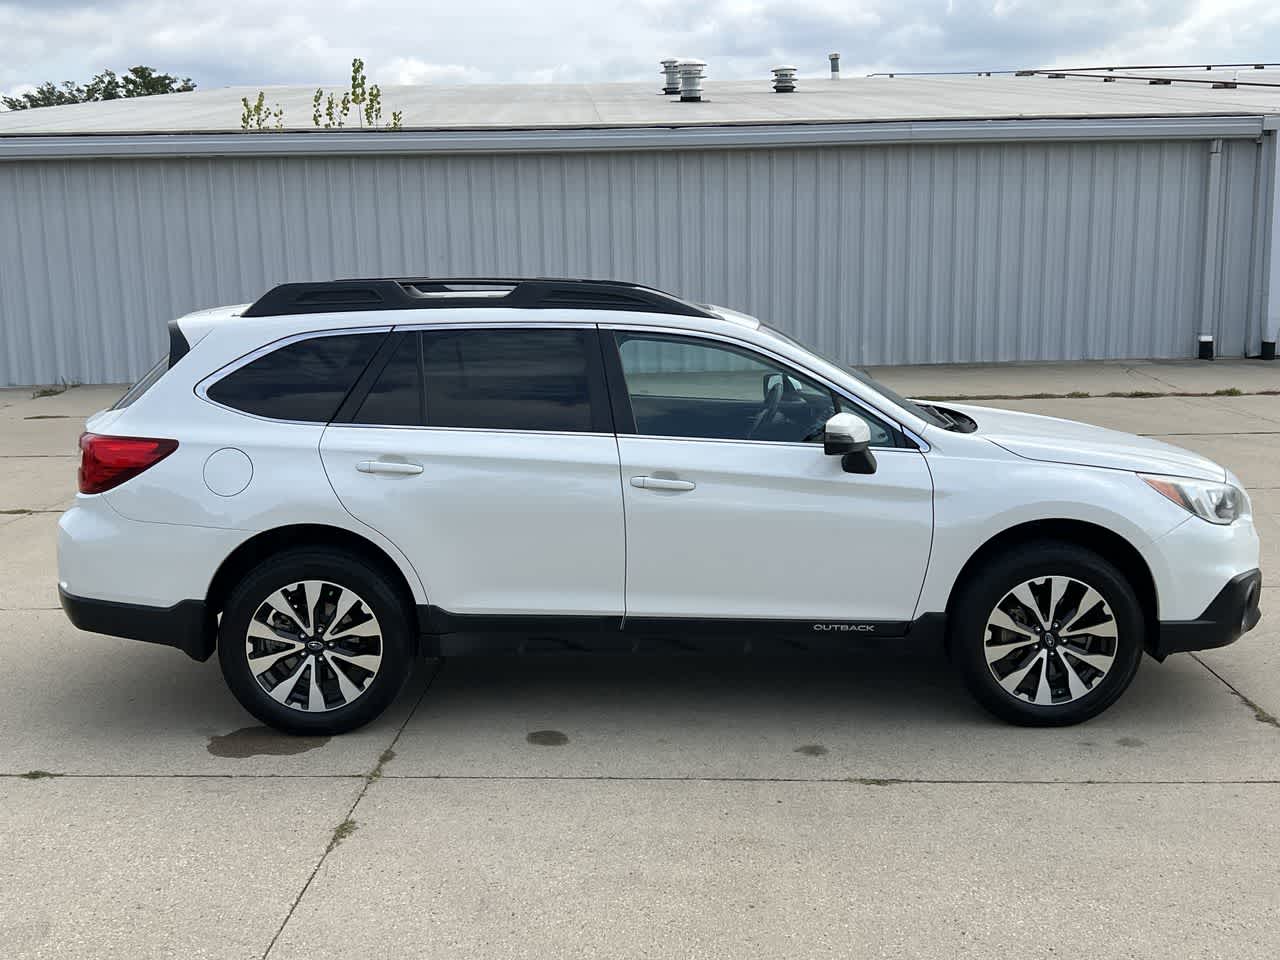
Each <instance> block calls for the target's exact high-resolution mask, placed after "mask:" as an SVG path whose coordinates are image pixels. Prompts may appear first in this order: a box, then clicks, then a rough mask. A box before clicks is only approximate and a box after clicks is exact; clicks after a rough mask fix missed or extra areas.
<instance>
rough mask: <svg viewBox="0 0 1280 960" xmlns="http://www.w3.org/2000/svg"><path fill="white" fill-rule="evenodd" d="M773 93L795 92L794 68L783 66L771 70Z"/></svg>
mask: <svg viewBox="0 0 1280 960" xmlns="http://www.w3.org/2000/svg"><path fill="white" fill-rule="evenodd" d="M773 92H774V93H795V92H796V68H795V67H792V66H788V65H785V64H784V65H783V66H779V67H774V68H773Z"/></svg>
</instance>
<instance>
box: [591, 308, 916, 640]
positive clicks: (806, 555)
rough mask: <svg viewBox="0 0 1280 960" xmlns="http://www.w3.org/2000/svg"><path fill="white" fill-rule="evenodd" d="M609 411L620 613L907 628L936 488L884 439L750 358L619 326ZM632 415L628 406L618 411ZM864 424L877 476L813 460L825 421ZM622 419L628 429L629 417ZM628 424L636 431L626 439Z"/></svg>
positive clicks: (842, 403)
mask: <svg viewBox="0 0 1280 960" xmlns="http://www.w3.org/2000/svg"><path fill="white" fill-rule="evenodd" d="M613 343H616V345H617V354H616V356H617V358H618V360H620V364H613V363H611V366H612V368H613V370H614V371H615V373H614V376H615V378H616V377H617V371H618V370H619V369H620V372H621V377H622V379H623V380H624V381H625V384H626V395H625V397H624V398H623V402H621V403H619V404H618V406H621V407H623V409H622V410H621V411H617V410H615V414H616V415H617V416H619V417H620V418H621V419H623V420H624V422H623V424H622V425H620V426H619V437H618V448H619V454H620V458H621V463H622V479H623V484H624V487H623V495H624V497H625V502H626V530H627V543H626V552H627V592H626V610H627V618H628V623H629V624H630V623H631V621H632V618H637V619H640V620H643V619H645V618H659V619H681V620H682V619H695V618H696V619H703V618H712V619H729V620H739V619H744V620H745V619H749V620H756V619H770V620H788V621H805V622H806V623H798V624H797V626H803V627H804V628H805V629H807V630H813V629H826V628H831V629H841V628H851V627H850V624H851V622H853V623H854V624H857V623H875V626H874V627H872V628H869V629H874V630H875V631H877V632H880V633H884V634H890V633H892V632H893V631H894V630H895V629H899V628H903V627H905V624H906V622H908V621H910V620H911V618H912V617H913V615H914V611H915V606H916V600H917V598H918V597H919V594H920V586H921V583H922V581H923V578H924V573H925V567H926V564H927V563H928V558H929V547H930V542H931V538H932V527H933V507H932V499H933V485H932V481H931V479H930V475H929V470H928V467H927V466H926V464H925V461H924V457H923V455H922V454H921V453H920V452H919V450H917V449H914V447H908V446H906V444H907V443H909V441H906V440H904V439H903V438H902V437H901V436H900V434H899V432H898V431H897V429H896V428H895V427H893V426H891V425H890V424H887V423H885V422H882V421H881V420H879V419H878V418H875V417H873V416H872V415H870V414H869V413H868V412H867V411H865V410H863V409H861V408H860V407H858V406H856V405H854V404H853V403H852V402H851V401H849V400H846V399H843V398H841V397H839V396H838V395H836V394H835V393H834V392H833V391H832V390H830V389H828V388H827V387H826V386H824V385H822V384H820V383H818V382H817V381H816V380H814V379H813V378H811V377H809V376H807V375H804V374H801V373H799V372H797V371H795V370H792V369H790V368H788V367H787V366H786V365H784V364H782V363H780V362H778V361H776V360H774V359H772V358H769V357H767V356H765V355H763V354H760V353H757V352H754V351H751V350H748V349H745V348H743V347H741V346H735V345H731V344H729V343H726V342H723V341H718V340H712V339H701V338H696V337H685V336H670V335H666V334H660V333H649V332H642V331H628V330H622V329H619V330H616V331H614V332H613V342H609V341H606V348H608V347H611V346H612V345H613ZM628 405H629V407H630V410H629V411H628V410H627V409H626V406H628ZM839 409H847V410H850V411H851V412H855V413H858V414H859V415H862V416H863V417H864V419H867V420H868V423H869V424H870V425H871V429H872V444H873V447H874V448H875V450H874V452H875V456H876V458H877V461H878V469H877V470H876V472H875V473H874V474H870V475H855V474H849V473H845V472H843V471H842V470H841V466H840V457H838V456H837V457H832V456H825V455H824V454H823V452H822V442H821V436H822V429H821V428H822V425H823V424H824V423H825V421H826V420H827V419H828V418H829V417H830V416H831V415H832V414H833V413H835V412H836V411H837V410H839ZM628 414H629V415H630V417H632V418H633V419H634V424H632V423H630V422H626V421H627V418H628ZM632 426H634V433H629V432H626V431H629V430H630V429H631V428H632Z"/></svg>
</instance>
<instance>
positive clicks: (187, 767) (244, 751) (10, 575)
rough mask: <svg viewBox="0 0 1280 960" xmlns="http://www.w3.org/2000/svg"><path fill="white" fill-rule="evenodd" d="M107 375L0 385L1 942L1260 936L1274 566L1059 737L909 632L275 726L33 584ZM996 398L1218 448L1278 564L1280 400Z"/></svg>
mask: <svg viewBox="0 0 1280 960" xmlns="http://www.w3.org/2000/svg"><path fill="white" fill-rule="evenodd" d="M1219 363H1221V362H1219ZM1102 366H1106V365H1102ZM1204 366H1205V367H1213V368H1214V369H1224V368H1225V366H1226V365H1225V364H1223V365H1222V366H1216V365H1214V364H1206V365H1204ZM1268 369H1274V368H1273V367H1271V368H1268ZM1002 370H1003V368H996V369H995V370H992V371H990V373H989V374H983V373H982V372H981V371H979V372H978V374H972V375H971V376H970V377H969V379H972V378H973V376H977V375H983V376H985V377H986V381H990V380H992V379H998V378H1000V377H1004V376H1005V373H1003V372H1002ZM936 372H937V374H938V380H939V381H945V382H946V383H947V385H948V387H950V386H951V385H952V384H953V383H959V384H963V383H965V382H968V381H967V380H965V378H963V377H960V378H956V377H955V375H954V374H952V373H951V372H948V371H945V370H942V371H936ZM1075 375H1076V377H1077V379H1078V378H1079V376H1080V375H1081V374H1080V371H1076V372H1075ZM1107 375H1108V376H1111V374H1110V373H1108V374H1107ZM1160 375H1161V376H1162V377H1163V376H1166V374H1165V373H1163V372H1160ZM1268 375H1270V374H1268ZM1126 376H1127V374H1126ZM948 378H953V379H948ZM984 382H985V381H984ZM1002 382H1006V381H1002ZM1007 382H1008V383H1010V384H1012V385H1013V386H1017V384H1016V383H1014V381H1013V380H1012V379H1010V380H1008V381H1007ZM1110 382H1111V381H1109V380H1105V379H1099V381H1098V384H1099V386H1108V385H1110ZM1188 382H1189V381H1188ZM1214 382H1216V381H1214ZM1135 389H1136V388H1135ZM1213 389H1218V388H1217V387H1214V388H1213ZM1260 389H1261V388H1260ZM1085 390H1086V392H1095V393H1101V392H1109V391H1104V390H1101V389H1093V390H1089V389H1088V388H1087V387H1086V388H1085ZM118 392H119V388H115V389H110V388H84V387H82V388H76V389H73V390H70V391H68V392H67V393H65V394H62V395H60V396H56V397H46V398H42V399H39V400H33V399H31V398H30V394H29V393H21V392H18V391H2V392H0V451H4V452H3V453H0V511H5V512H0V544H3V550H2V551H0V851H3V855H2V856H0V944H3V945H4V946H5V948H6V954H7V955H8V956H11V957H55V956H56V957H58V958H66V957H78V956H83V957H95V958H98V957H128V958H139V957H168V956H173V955H183V956H196V957H219V958H221V957H245V958H262V957H267V956H269V957H271V958H292V957H299V958H301V957H307V958H323V957H329V956H335V957H336V956H339V955H342V956H349V955H353V954H354V955H358V956H361V957H388V958H390V957H396V958H401V957H416V956H422V957H436V956H439V957H449V958H454V957H469V956H483V957H507V956H511V957H557V958H560V957H584V958H586V957H591V958H596V957H600V956H606V955H607V956H617V957H630V956H636V957H639V956H645V957H652V956H673V955H678V956H689V957H694V956H705V957H726V956H735V957H736V956H748V955H750V956H770V957H797V956H812V957H826V956H832V957H836V956H840V957H848V956H856V957H864V956H865V957H880V956H884V957H921V956H936V957H952V956H966V957H1002V958H1003V957H1009V956H1032V957H1039V956H1068V957H1071V956H1075V957H1079V956H1088V957H1090V958H1095V957H1096V958H1107V957H1147V956H1150V957H1167V956H1177V957H1180V958H1181V957H1218V956H1224V955H1230V956H1233V957H1254V956H1257V957H1263V956H1271V955H1272V954H1273V952H1274V943H1275V941H1276V939H1277V936H1278V935H1280V909H1277V908H1278V907H1280V882H1278V881H1277V879H1276V877H1275V872H1274V868H1273V864H1274V860H1275V859H1276V857H1277V856H1278V855H1280V849H1278V844H1280V839H1278V837H1280V835H1278V834H1277V833H1276V831H1275V829H1274V810H1275V809H1276V807H1277V805H1278V804H1280V721H1277V720H1276V719H1275V718H1276V717H1277V716H1280V649H1278V646H1277V641H1280V627H1277V623H1280V621H1277V618H1276V612H1275V611H1276V610H1277V609H1280V607H1278V606H1277V605H1278V604H1280V588H1277V587H1275V586H1269V587H1267V588H1266V590H1265V596H1264V603H1263V605H1264V612H1265V613H1266V616H1265V617H1264V620H1263V623H1262V625H1261V626H1260V627H1259V628H1258V630H1256V631H1255V632H1254V633H1252V634H1250V635H1249V636H1248V637H1246V638H1244V639H1243V640H1241V641H1240V642H1239V643H1237V644H1235V645H1234V646H1232V647H1228V648H1225V649H1223V650H1219V651H1212V652H1208V653H1204V654H1199V655H1196V656H1195V657H1191V656H1179V657H1174V658H1171V659H1170V660H1169V661H1168V662H1166V663H1165V664H1163V665H1160V664H1156V663H1154V662H1153V661H1150V660H1147V661H1146V662H1144V664H1143V666H1142V669H1141V670H1140V672H1139V675H1138V678H1137V680H1136V681H1135V683H1134V686H1133V687H1132V688H1131V690H1130V691H1129V692H1128V694H1126V696H1125V697H1124V698H1123V699H1122V700H1121V701H1120V702H1119V703H1118V704H1117V705H1116V706H1115V707H1113V708H1112V709H1111V710H1110V711H1108V712H1107V713H1106V714H1104V715H1103V716H1102V717H1099V718H1098V719H1097V720H1095V721H1093V722H1091V723H1088V724H1085V725H1083V726H1078V727H1073V728H1067V729H1061V730H1020V729H1016V728H1012V727H1007V726H1003V725H1001V724H999V723H996V722H994V721H992V720H991V719H990V718H988V717H987V716H986V715H985V714H984V713H982V712H981V711H980V710H978V709H977V708H976V707H975V706H974V705H973V704H972V703H971V702H970V701H969V699H968V697H967V696H966V695H965V693H964V692H963V690H961V689H960V687H959V686H958V684H957V683H956V682H955V680H954V678H953V676H952V674H951V671H950V670H949V668H948V666H947V664H946V662H945V660H943V659H942V658H940V657H936V656H928V655H925V656H907V655H879V656H874V655H862V656H858V657H850V658H847V659H841V660H825V659H822V660H790V661H762V660H745V659H737V660H727V659H688V660H677V659H666V660H663V659H658V660H629V659H622V658H619V659H599V660H590V661H587V660H576V659H540V660H539V659H530V660H456V661H452V662H449V663H447V664H445V665H444V666H443V667H441V666H440V665H439V664H437V663H435V662H423V663H422V664H420V665H419V669H418V670H417V672H416V674H415V676H414V677H413V678H412V679H411V680H410V682H409V683H408V684H407V685H406V689H405V692H404V694H403V695H402V696H401V698H400V699H399V701H398V702H397V703H396V704H395V706H394V707H393V709H392V710H391V711H389V713H388V715H387V716H385V717H384V718H382V719H381V720H379V721H378V722H376V723H374V724H371V725H370V726H369V727H367V728H365V729H364V730H361V731H359V732H358V733H355V734H351V735H348V736H345V737H341V738H333V739H327V738H289V737H283V736H279V735H277V734H274V733H271V732H270V731H266V730H264V729H262V728H261V727H259V726H258V725H257V724H256V721H254V720H253V719H252V718H251V717H249V716H248V715H247V714H245V713H244V712H243V711H242V710H241V709H240V708H239V706H238V705H237V704H236V703H235V701H234V700H233V699H232V698H231V696H230V694H228V693H227V692H226V690H225V689H224V687H223V684H222V678H221V675H220V673H219V671H218V668H217V665H216V662H210V663H206V664H195V663H192V662H191V661H189V660H187V659H186V658H184V657H183V656H182V655H181V654H179V653H177V652H176V651H172V650H168V649H165V648H159V647H151V646H147V645H145V644H138V643H133V642H130V641H126V640H115V639H111V638H105V637H96V636H91V635H88V634H82V633H79V632H78V631H76V630H74V629H73V628H71V627H70V625H69V624H67V623H66V621H65V619H64V618H63V616H62V614H61V612H60V611H58V610H56V609H53V608H54V607H55V606H56V595H55V592H54V589H53V588H54V569H53V545H52V533H53V526H54V523H55V520H56V514H55V513H53V512H44V511H56V510H57V509H60V508H61V507H62V506H63V505H65V504H66V503H67V501H68V500H69V498H70V496H71V493H72V491H73V489H74V473H75V457H74V440H75V435H76V434H77V433H78V431H79V428H80V419H81V418H82V417H83V416H84V415H85V414H86V413H88V412H91V410H93V409H97V408H98V407H101V406H103V405H105V404H106V403H109V402H110V400H112V399H114V396H115V395H116V394H118ZM911 392H918V393H928V394H931V395H941V394H943V393H945V392H948V391H946V390H943V389H941V388H939V389H937V390H929V391H925V390H912V391H911ZM970 392H971V393H977V392H983V391H979V390H976V389H971V390H970ZM985 392H1002V393H1017V394H1020V395H1024V394H1026V393H1030V392H1049V391H1030V390H1015V389H1010V390H999V391H996V390H990V391H985ZM1199 392H1212V391H1211V390H1204V391H1199ZM995 403H996V402H995V401H993V405H994V404H995ZM998 403H999V405H1001V406H1008V407H1013V408H1016V409H1026V410H1029V411H1032V412H1038V413H1048V414H1051V415H1057V416H1066V417H1072V418H1077V419H1085V420H1091V421H1093V422H1099V423H1102V424H1103V425H1106V426H1112V427H1116V428H1119V429H1127V430H1131V431H1134V432H1139V433H1147V434H1151V435H1155V436H1160V437H1162V438H1165V439H1168V440H1169V441H1170V442H1173V443H1178V444H1180V445H1183V446H1188V447H1191V448H1194V449H1198V450H1202V451H1203V452H1206V453H1208V454H1209V455H1211V456H1215V457H1217V458H1219V459H1220V460H1222V462H1224V463H1226V464H1227V465H1228V466H1229V467H1231V468H1232V469H1233V470H1235V471H1236V472H1237V473H1238V474H1239V475H1240V476H1241V477H1242V478H1243V479H1244V481H1245V482H1246V483H1247V484H1248V485H1249V486H1250V488H1251V493H1252V496H1253V501H1254V508H1255V514H1256V516H1257V522H1258V525H1259V527H1260V529H1261V531H1262V534H1263V536H1264V545H1265V550H1266V553H1265V556H1264V577H1266V578H1267V579H1268V580H1269V581H1270V582H1272V583H1275V582H1276V581H1275V574H1274V573H1272V571H1274V570H1276V569H1277V568H1278V567H1277V565H1278V562H1280V555H1278V554H1277V552H1276V551H1277V544H1280V454H1277V453H1276V450H1277V447H1280V444H1277V443H1276V442H1275V440H1276V437H1275V434H1276V433H1280V397H1278V396H1264V395H1254V396H1246V397H1222V398H1216V397H1215V398H1183V397H1164V398H1159V399H1149V400H1136V399H1107V400H1084V399H1064V400H1008V401H999V402H998ZM32 417H37V418H40V419H29V418H32ZM10 438H15V439H14V442H13V443H10V442H9V440H10ZM18 441H20V442H18ZM13 511H21V512H13ZM28 511H29V512H28ZM46 774H54V776H46Z"/></svg>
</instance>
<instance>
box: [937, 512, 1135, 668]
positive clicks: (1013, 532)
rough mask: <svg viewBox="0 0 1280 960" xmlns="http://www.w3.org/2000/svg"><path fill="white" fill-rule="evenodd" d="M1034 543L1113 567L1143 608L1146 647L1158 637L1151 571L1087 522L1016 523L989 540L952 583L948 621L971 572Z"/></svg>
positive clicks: (1124, 544)
mask: <svg viewBox="0 0 1280 960" xmlns="http://www.w3.org/2000/svg"><path fill="white" fill-rule="evenodd" d="M1036 541H1056V542H1059V543H1068V544H1072V545H1074V546H1078V547H1084V548H1085V549H1088V550H1092V551H1093V552H1095V553H1097V554H1099V555H1101V556H1103V557H1105V558H1106V559H1107V560H1109V561H1110V562H1111V563H1112V564H1114V565H1115V566H1116V567H1117V568H1118V569H1119V570H1120V572H1121V573H1122V574H1123V575H1124V577H1125V579H1126V580H1128V581H1129V584H1130V586H1132V587H1133V591H1134V593H1135V594H1137V596H1138V601H1139V603H1140V604H1141V605H1142V617H1143V626H1144V628H1145V629H1144V634H1145V637H1146V644H1147V646H1148V648H1149V649H1150V646H1151V644H1152V643H1153V642H1154V640H1155V638H1156V637H1157V636H1158V634H1159V629H1160V622H1159V617H1158V613H1157V611H1158V609H1159V606H1158V595H1157V593H1156V582H1155V577H1154V575H1153V574H1152V572H1151V567H1150V566H1149V565H1148V563H1147V561H1146V559H1145V558H1144V557H1143V555H1142V553H1141V551H1139V550H1138V548H1137V547H1135V546H1134V545H1133V544H1132V543H1131V542H1130V541H1128V540H1126V539H1125V538H1124V537H1123V536H1121V535H1120V534H1118V533H1116V532H1115V531H1114V530H1108V529H1107V528H1106V527H1103V526H1100V525H1098V524H1096V523H1090V522H1089V521H1087V520H1069V519H1045V520H1031V521H1027V522H1025V523H1019V524H1016V525H1014V526H1012V527H1008V528H1007V529H1005V530H1002V531H1000V532H999V533H997V534H994V535H993V536H991V537H989V538H988V539H987V540H986V542H984V543H983V544H982V545H981V546H979V547H978V548H977V549H976V550H975V551H973V553H972V554H971V555H970V556H969V559H968V560H967V561H966V562H965V563H964V565H963V566H962V567H961V568H960V570H959V572H958V573H957V574H956V576H955V579H954V580H953V581H952V583H951V586H950V589H949V591H948V596H947V614H948V619H950V615H951V613H952V611H953V607H954V604H955V602H956V599H957V597H958V596H959V594H960V590H961V588H962V587H963V585H964V584H965V583H966V581H967V580H968V578H969V577H972V576H973V575H974V572H975V571H977V570H979V569H981V568H982V567H983V566H984V565H985V564H986V563H987V562H988V561H990V560H991V559H992V558H994V557H996V556H998V555H1000V554H1002V553H1006V552H1008V551H1009V550H1012V549H1015V548H1017V547H1019V546H1022V545H1023V544H1027V543H1033V542H1036Z"/></svg>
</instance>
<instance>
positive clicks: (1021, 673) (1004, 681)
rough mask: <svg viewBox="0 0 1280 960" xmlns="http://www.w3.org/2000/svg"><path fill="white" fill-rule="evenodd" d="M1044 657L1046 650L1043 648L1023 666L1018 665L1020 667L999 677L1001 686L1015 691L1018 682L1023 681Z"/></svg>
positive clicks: (1011, 691)
mask: <svg viewBox="0 0 1280 960" xmlns="http://www.w3.org/2000/svg"><path fill="white" fill-rule="evenodd" d="M1043 659H1044V651H1043V650H1041V651H1040V652H1039V653H1037V654H1036V655H1035V656H1034V657H1032V658H1031V659H1030V660H1028V661H1027V662H1026V663H1025V664H1023V665H1022V666H1021V667H1018V669H1016V670H1014V671H1013V672H1011V673H1008V674H1006V675H1005V676H1004V677H1002V678H998V679H999V680H1000V686H1002V687H1004V688H1005V689H1006V690H1008V691H1009V692H1010V693H1013V692H1014V691H1015V690H1017V689H1018V684H1020V683H1022V681H1023V680H1025V679H1026V677H1027V674H1029V673H1030V672H1031V668H1032V667H1034V666H1035V665H1036V664H1037V663H1040V662H1041V661H1042V660H1043Z"/></svg>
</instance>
